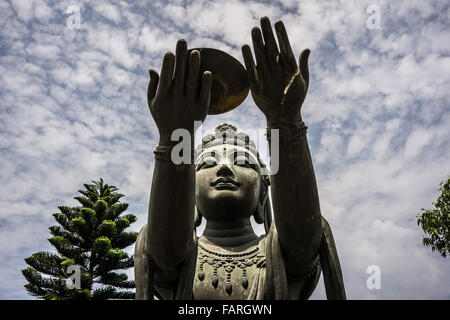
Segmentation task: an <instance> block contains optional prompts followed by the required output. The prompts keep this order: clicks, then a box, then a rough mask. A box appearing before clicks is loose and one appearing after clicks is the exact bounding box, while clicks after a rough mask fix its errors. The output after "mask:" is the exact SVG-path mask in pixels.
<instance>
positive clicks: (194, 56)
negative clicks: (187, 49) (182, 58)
mask: <svg viewBox="0 0 450 320" xmlns="http://www.w3.org/2000/svg"><path fill="white" fill-rule="evenodd" d="M187 69H188V71H187V73H188V76H187V81H186V95H187V97H188V99H189V100H191V99H193V98H194V97H197V94H198V87H199V81H200V52H199V51H198V50H193V51H191V54H190V55H189V63H188V66H187Z"/></svg>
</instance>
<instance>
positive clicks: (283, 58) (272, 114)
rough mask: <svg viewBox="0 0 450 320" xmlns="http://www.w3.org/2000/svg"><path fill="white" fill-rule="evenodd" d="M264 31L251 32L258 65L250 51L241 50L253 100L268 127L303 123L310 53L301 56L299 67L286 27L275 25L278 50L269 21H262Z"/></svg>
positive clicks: (305, 51)
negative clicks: (277, 123)
mask: <svg viewBox="0 0 450 320" xmlns="http://www.w3.org/2000/svg"><path fill="white" fill-rule="evenodd" d="M261 29H262V33H261ZM261 29H260V28H258V27H254V28H253V29H252V40H253V49H254V51H255V57H256V65H255V62H254V60H253V56H252V52H251V49H250V47H249V46H248V45H244V46H243V47H242V54H243V56H244V62H245V67H246V69H247V72H248V77H249V81H250V89H251V93H252V96H253V100H254V101H255V103H256V105H257V106H258V107H259V109H261V111H262V112H263V113H264V114H265V116H266V118H267V121H268V123H269V124H271V123H276V122H282V121H286V120H287V121H300V120H301V114H300V108H301V106H302V103H303V101H304V100H305V97H306V92H307V90H308V82H309V71H308V57H309V52H310V51H309V49H306V50H304V51H303V52H302V53H301V55H300V59H299V65H297V61H296V59H295V57H294V54H293V53H292V49H291V45H290V43H289V39H288V36H287V33H286V29H285V27H284V25H283V23H282V22H281V21H278V22H277V23H275V31H276V34H277V38H278V44H279V49H278V46H277V43H276V41H275V37H274V34H273V32H272V27H271V25H270V21H269V18H267V17H263V18H261ZM263 36H264V40H263Z"/></svg>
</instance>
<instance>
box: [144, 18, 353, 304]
mask: <svg viewBox="0 0 450 320" xmlns="http://www.w3.org/2000/svg"><path fill="white" fill-rule="evenodd" d="M275 30H276V35H277V38H278V46H277V42H276V40H275V37H274V34H273V32H272V27H271V24H270V21H269V19H268V18H267V17H264V18H262V19H261V28H259V27H254V28H253V29H252V40H253V48H254V53H255V58H256V64H255V62H254V60H253V56H252V52H251V49H250V47H249V46H248V45H244V46H243V47H242V52H243V56H244V61H245V70H244V69H243V67H242V69H243V70H244V72H241V71H240V69H239V68H240V66H241V65H240V63H239V62H238V63H237V64H236V63H235V62H234V61H231V60H232V59H231V60H230V58H229V57H228V58H227V57H226V56H224V55H221V53H220V52H214V50H213V49H197V50H188V49H187V44H186V41H184V40H180V41H178V43H177V48H176V54H175V55H173V54H172V53H170V52H169V53H167V54H166V55H165V56H164V60H163V66H162V70H161V76H160V77H159V75H158V73H157V72H156V71H154V70H150V83H149V87H148V93H147V98H148V103H149V108H150V111H151V114H152V116H153V118H154V120H155V122H156V125H157V127H158V130H159V133H160V139H159V146H158V147H157V148H156V150H155V158H156V160H155V168H154V173H153V181H152V186H151V195H150V204H149V215H148V224H147V225H146V226H145V227H144V228H143V229H142V230H141V232H140V234H139V237H138V240H137V242H136V248H135V281H136V298H137V299H153V297H155V296H156V297H158V298H160V299H258V300H259V299H301V300H302V299H308V298H309V296H310V295H311V294H312V292H313V290H314V289H315V287H316V285H317V281H318V279H319V276H320V273H321V272H322V271H323V274H324V282H325V288H326V292H327V297H328V299H345V291H344V286H343V280H342V274H341V269H340V265H339V260H338V256H337V252H336V248H335V245H334V241H333V237H332V234H331V229H330V227H329V225H328V223H327V222H326V220H325V219H324V218H323V217H322V216H321V212H320V207H319V197H318V192H317V186H316V180H315V176H314V169H313V164H312V161H311V155H310V151H309V147H308V142H307V138H306V129H307V127H306V126H305V124H304V122H303V120H302V117H301V112H300V110H301V106H302V103H303V101H304V100H305V97H306V93H307V90H308V83H309V71H308V57H309V50H308V49H306V50H304V51H303V52H302V53H301V55H300V60H299V65H297V62H296V59H295V57H294V55H293V53H292V50H291V46H290V44H289V39H288V37H287V34H286V30H285V27H284V25H283V23H282V22H277V23H276V24H275ZM222 58H223V59H224V60H221V59H222ZM227 59H228V60H227ZM208 60H209V62H208ZM219 60H220V61H219ZM236 61H237V60H236ZM224 64H226V65H227V67H226V68H224ZM218 65H219V66H222V69H220V68H217V69H218V70H216V71H214V70H212V69H214V68H215V67H214V66H218ZM220 70H225V71H226V72H225V75H224V73H222V74H220V72H221V71H220ZM236 74H238V75H237V76H236ZM230 75H234V76H230ZM228 76H229V79H226V78H227V77H228ZM247 82H248V86H249V87H250V91H251V94H252V97H253V100H254V101H255V104H256V105H257V106H258V108H259V109H260V110H261V111H262V112H263V113H264V115H265V116H266V119H267V127H268V129H278V130H279V131H278V132H279V150H280V154H279V169H278V172H277V173H276V174H273V175H270V178H269V176H268V175H267V169H266V166H265V164H264V163H263V162H262V161H261V159H260V157H259V154H258V152H257V150H256V147H255V144H254V143H253V142H252V141H251V140H250V139H249V137H248V136H247V135H246V134H244V133H240V132H238V131H237V129H236V128H235V127H233V126H232V125H228V124H224V125H222V126H219V127H218V128H217V129H216V132H215V134H213V135H209V136H207V137H205V138H204V139H203V142H202V145H201V146H200V147H199V148H198V150H197V151H198V152H197V157H196V161H195V162H194V161H192V162H191V163H185V164H180V165H175V164H174V163H173V162H172V161H171V150H172V148H173V146H174V145H176V144H177V143H178V142H177V141H171V135H172V133H173V132H174V130H176V129H178V128H182V129H186V130H187V131H188V132H189V133H190V134H191V137H194V133H195V126H194V121H204V119H205V117H206V115H207V114H208V113H209V114H217V113H221V112H226V111H227V110H229V109H231V108H234V107H236V106H237V105H238V104H239V103H241V102H242V101H243V100H244V99H245V96H246V95H247V92H248V87H246V86H247ZM268 133H270V131H268ZM270 138H271V137H270V134H268V141H269V144H270V143H271V139H270ZM190 143H191V144H190V145H191V149H190V152H191V151H192V153H193V151H194V142H193V138H192V139H191V142H190ZM269 184H270V185H271V195H272V202H273V211H274V214H273V221H272V212H271V204H270V201H269V197H268V190H269V189H268V187H269ZM251 216H253V217H254V218H255V221H256V222H258V223H264V225H265V229H266V235H264V236H260V237H258V236H257V235H256V234H255V233H254V231H253V228H252V226H251V224H250V217H251ZM202 218H205V219H206V227H205V230H204V232H203V235H202V236H201V237H199V238H198V237H197V236H196V234H195V228H196V226H198V225H199V224H200V222H201V219H202Z"/></svg>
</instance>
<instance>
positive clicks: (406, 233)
mask: <svg viewBox="0 0 450 320" xmlns="http://www.w3.org/2000/svg"><path fill="white" fill-rule="evenodd" d="M78 9H79V11H78ZM77 13H79V19H78V18H77V17H78V15H77ZM263 16H268V17H269V18H270V19H271V21H272V23H274V22H276V21H277V20H282V21H283V22H284V24H285V26H286V29H287V32H288V35H289V38H290V42H291V45H292V48H293V51H294V54H295V55H296V56H299V54H300V52H301V51H302V50H303V49H304V48H309V49H310V50H311V55H310V58H309V68H310V85H309V92H308V96H307V98H306V100H305V102H304V104H303V107H302V114H303V120H304V121H305V122H306V124H307V125H308V127H309V129H308V139H309V144H310V149H311V153H312V158H313V163H314V167H315V173H316V178H317V184H318V190H319V197H320V205H321V212H322V215H323V216H324V217H325V218H326V219H327V220H328V221H329V223H330V225H331V228H332V230H333V233H334V237H335V242H336V245H337V250H338V253H339V258H340V261H341V266H342V271H343V277H344V283H345V287H346V292H347V297H348V298H349V299H450V272H449V271H450V268H449V267H450V264H449V260H448V258H447V259H444V258H442V257H441V256H440V255H439V254H437V253H436V252H434V253H433V252H432V251H431V249H430V248H426V247H424V246H423V245H422V243H421V239H422V237H423V232H422V231H421V230H420V228H419V227H418V226H417V222H416V221H417V219H416V216H417V214H419V213H420V212H421V208H431V207H432V202H433V201H434V200H436V198H437V197H438V196H439V183H440V182H441V181H443V180H444V179H447V177H448V176H449V174H450V112H449V111H450V107H449V104H448V101H449V89H450V41H449V40H450V28H449V24H450V23H449V21H450V3H449V2H448V1H445V0H444V1H429V0H428V1H424V0H419V1H411V0H408V1H407V0H397V1H376V0H368V1H351V0H345V1H313V0H302V1H299V0H286V1H241V0H227V1H218V0H214V1H204V0H185V1H181V0H177V1H159V0H154V1H105V0H98V1H76V0H71V1H42V0H36V1H31V0H17V1H13V0H7V1H1V2H0V24H1V27H0V96H1V99H0V250H1V254H0V299H34V297H31V296H30V295H28V294H27V292H26V290H25V289H24V287H23V286H24V284H25V283H26V282H25V279H24V278H23V276H22V274H21V270H22V269H24V268H25V267H26V264H25V262H24V258H26V257H28V256H30V255H31V254H33V253H34V252H37V251H41V250H52V247H51V246H50V244H49V243H48V241H47V239H48V238H50V232H49V230H48V227H50V226H52V225H54V224H56V222H55V221H54V219H53V217H52V215H51V214H52V213H54V212H57V211H58V209H57V207H58V206H60V205H68V206H75V205H76V204H77V202H76V201H75V200H74V199H73V197H74V196H77V190H79V189H82V188H83V184H84V183H89V182H90V181H91V180H98V179H99V178H100V177H102V178H103V179H104V180H105V181H106V182H107V183H109V184H112V185H115V186H117V187H118V188H119V191H120V192H121V193H123V194H125V195H126V197H124V198H123V199H122V201H124V202H128V203H129V204H130V206H129V209H128V210H127V212H129V213H133V214H135V215H136V216H137V218H138V220H137V222H136V223H134V224H133V225H132V227H131V229H132V230H134V231H139V230H140V228H141V227H142V226H143V225H144V224H145V223H146V220H147V209H148V201H149V193H150V186H151V181H152V172H153V165H154V155H153V150H154V148H155V147H156V145H157V141H158V131H157V128H156V125H155V123H154V121H153V119H152V117H151V115H150V112H149V110H148V107H147V101H146V90H147V85H148V81H149V76H148V69H149V68H153V69H156V70H158V71H159V70H160V68H161V64H162V58H163V55H164V54H165V52H167V51H172V52H174V51H175V45H176V42H177V40H178V39H181V38H183V39H186V40H187V43H188V47H189V48H195V47H211V48H216V49H220V50H223V51H225V52H227V53H229V54H231V55H232V56H234V57H235V58H236V59H238V60H239V61H240V62H241V63H243V58H242V54H241V47H242V45H244V44H246V43H247V44H251V35H250V31H251V28H252V27H253V26H257V25H259V19H260V17H263ZM75 18H77V19H75ZM77 23H79V25H78V24H77ZM223 122H227V123H231V124H233V125H235V126H237V127H238V128H239V130H240V131H244V132H245V131H252V130H253V131H256V130H263V129H264V128H265V126H266V122H265V118H264V115H263V114H262V113H261V112H260V111H259V109H258V108H257V107H256V105H255V104H254V102H253V100H252V98H251V96H250V95H249V96H248V97H247V99H246V100H245V101H244V103H243V104H242V105H241V106H239V107H238V108H236V109H234V110H233V111H231V112H228V113H225V114H222V115H215V116H208V117H207V118H206V120H205V122H204V125H203V128H202V130H203V133H204V134H207V133H209V132H212V130H213V129H214V128H215V127H216V126H217V125H219V124H221V123H223ZM258 146H259V148H260V150H265V149H264V148H266V145H265V144H264V141H258ZM263 158H264V154H263ZM265 159H267V158H265ZM267 162H268V161H267V160H266V163H267ZM255 230H256V231H257V232H259V233H260V232H261V227H260V226H255ZM199 233H201V230H199ZM129 251H130V252H132V251H133V248H131V247H130V249H129ZM371 266H376V267H375V269H376V270H378V271H379V280H380V283H379V284H380V285H379V287H378V288H373V287H371V286H368V285H367V282H368V279H369V280H370V279H371V278H370V277H371V276H372V275H373V274H372V273H371V272H372V271H371V270H374V269H373V268H374V267H371ZM368 270H369V273H367V271H368ZM128 273H129V274H130V276H131V277H133V271H132V270H129V271H128ZM369 282H370V281H369ZM311 298H312V299H324V298H325V291H324V288H323V282H322V280H320V282H319V284H318V286H317V289H316V290H315V292H314V293H313V295H312V297H311Z"/></svg>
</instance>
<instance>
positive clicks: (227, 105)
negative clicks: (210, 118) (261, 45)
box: [188, 48, 250, 115]
mask: <svg viewBox="0 0 450 320" xmlns="http://www.w3.org/2000/svg"><path fill="white" fill-rule="evenodd" d="M193 50H197V51H199V52H200V56H201V61H200V72H201V73H203V72H205V71H210V72H211V73H212V85H211V104H210V106H209V110H208V114H211V115H213V114H220V113H225V112H228V111H231V110H233V109H234V108H236V107H237V106H238V105H240V104H241V103H242V102H243V101H244V100H245V98H246V97H247V95H248V91H249V89H250V88H249V86H248V79H247V72H246V71H245V68H244V66H243V65H242V64H241V63H240V62H239V61H238V60H236V59H235V58H234V57H232V56H231V55H229V54H228V53H226V52H223V51H220V50H217V49H212V48H196V49H190V50H188V54H190V53H191V52H192V51H193Z"/></svg>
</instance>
